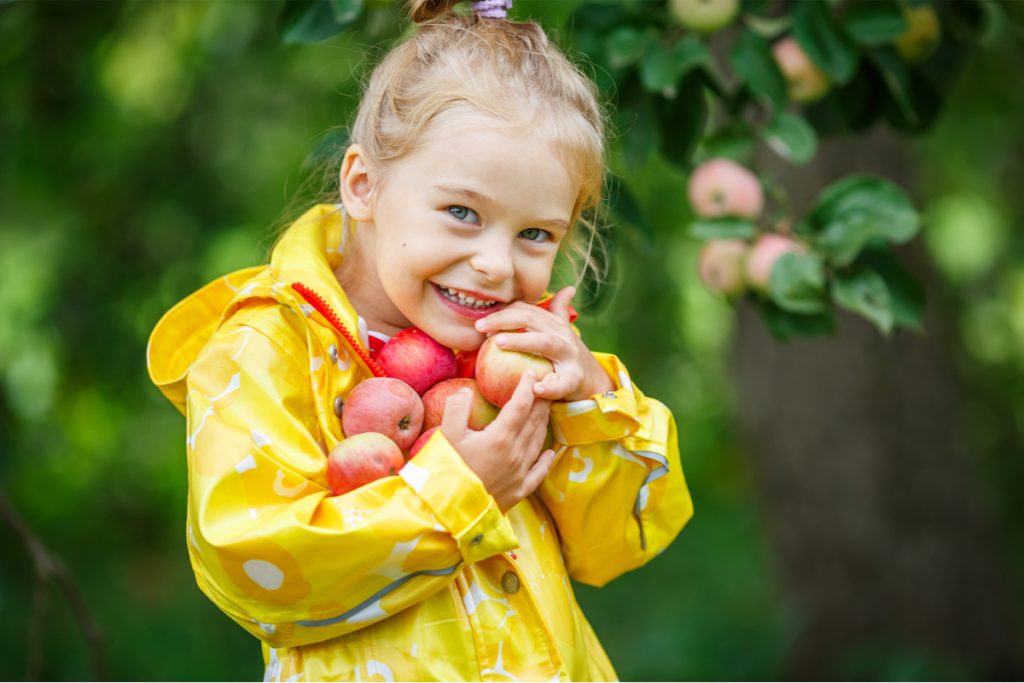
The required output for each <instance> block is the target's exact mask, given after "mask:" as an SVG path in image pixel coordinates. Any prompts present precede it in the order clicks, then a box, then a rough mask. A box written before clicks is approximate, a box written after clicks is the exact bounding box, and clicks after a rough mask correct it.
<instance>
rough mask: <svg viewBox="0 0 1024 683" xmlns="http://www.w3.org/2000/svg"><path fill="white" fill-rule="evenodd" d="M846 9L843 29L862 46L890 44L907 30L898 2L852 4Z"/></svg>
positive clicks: (879, 1)
mask: <svg viewBox="0 0 1024 683" xmlns="http://www.w3.org/2000/svg"><path fill="white" fill-rule="evenodd" d="M845 9H846V14H845V15H844V16H843V28H844V29H845V30H846V33H847V35H849V36H850V37H851V38H853V40H854V42H856V43H859V44H861V45H881V44H884V43H888V42H890V41H892V40H893V39H895V38H896V37H898V36H899V35H900V34H901V33H903V32H904V31H905V30H907V20H906V18H905V17H904V16H903V10H902V9H900V4H899V2H898V1H897V0H872V1H871V2H850V3H847V4H846V6H845Z"/></svg>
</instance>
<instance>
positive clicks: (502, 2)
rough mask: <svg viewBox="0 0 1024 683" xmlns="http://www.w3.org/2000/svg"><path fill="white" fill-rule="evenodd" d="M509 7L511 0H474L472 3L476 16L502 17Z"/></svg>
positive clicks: (510, 7)
mask: <svg viewBox="0 0 1024 683" xmlns="http://www.w3.org/2000/svg"><path fill="white" fill-rule="evenodd" d="M510 9H512V0H476V2H474V3H473V13H474V14H476V15H477V16H478V17H490V18H491V19H504V18H505V16H506V15H507V14H508V11H509V10H510Z"/></svg>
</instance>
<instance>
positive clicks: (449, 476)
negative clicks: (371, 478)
mask: <svg viewBox="0 0 1024 683" xmlns="http://www.w3.org/2000/svg"><path fill="white" fill-rule="evenodd" d="M398 475H399V476H400V477H401V478H402V479H403V480H405V483H406V484H408V485H409V487H410V488H412V490H413V491H415V492H416V493H417V495H419V497H420V498H422V499H423V502H424V503H426V504H427V507H429V508H430V510H431V512H433V513H434V516H435V517H436V518H437V520H438V521H439V522H440V523H441V524H442V525H443V526H444V527H445V528H446V529H447V530H448V532H449V533H451V535H452V536H453V537H454V538H455V542H456V543H458V544H459V551H460V552H461V553H462V557H463V558H464V559H465V560H466V562H467V563H469V564H472V563H473V562H479V561H480V560H483V559H486V558H488V557H491V556H492V555H497V554H499V553H503V552H507V551H509V550H513V549H515V548H518V547H519V539H518V538H516V535H515V532H514V531H513V530H512V525H511V524H510V523H509V521H508V518H506V517H505V515H503V514H501V510H500V509H499V508H498V504H497V503H496V502H495V501H494V498H492V497H491V495H490V494H489V493H487V490H486V489H485V488H484V485H483V482H481V481H480V478H479V477H477V476H476V474H474V473H473V471H472V470H471V469H469V467H468V466H466V463H465V462H464V461H463V460H462V456H460V455H459V454H458V452H457V451H456V450H455V449H454V448H453V447H452V445H451V444H450V443H448V440H447V439H446V438H445V437H444V434H442V433H441V430H440V429H439V430H437V431H436V432H434V435H433V436H432V437H430V440H429V441H427V443H426V444H425V445H424V446H423V448H422V449H421V450H420V451H419V453H417V454H416V457H415V458H413V459H412V460H410V461H409V462H407V463H406V464H405V466H404V467H403V468H402V469H401V470H399V472H398Z"/></svg>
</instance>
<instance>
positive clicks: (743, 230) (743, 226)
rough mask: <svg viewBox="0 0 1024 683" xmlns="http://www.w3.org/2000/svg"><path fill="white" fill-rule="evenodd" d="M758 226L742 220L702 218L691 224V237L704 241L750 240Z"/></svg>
mask: <svg viewBox="0 0 1024 683" xmlns="http://www.w3.org/2000/svg"><path fill="white" fill-rule="evenodd" d="M756 234H757V226H756V225H754V223H752V222H751V221H745V220H743V219H742V218H732V217H723V218H702V219H697V220H695V221H693V222H692V223H690V235H692V236H693V237H696V238H697V239H702V240H725V239H750V238H751V237H753V236H754V235H756Z"/></svg>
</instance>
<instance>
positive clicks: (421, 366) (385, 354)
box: [374, 327, 458, 395]
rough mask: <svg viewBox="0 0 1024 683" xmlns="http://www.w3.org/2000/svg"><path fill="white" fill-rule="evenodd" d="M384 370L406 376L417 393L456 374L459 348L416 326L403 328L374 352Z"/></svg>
mask: <svg viewBox="0 0 1024 683" xmlns="http://www.w3.org/2000/svg"><path fill="white" fill-rule="evenodd" d="M374 359H375V360H376V361H377V363H378V364H380V367H381V369H383V370H384V374H385V375H387V376H388V377H395V378H397V379H400V380H402V381H403V382H405V383H406V384H408V385H409V386H411V387H412V388H413V389H415V390H416V393H417V394H420V395H422V394H423V392H424V391H426V390H427V389H429V388H430V387H432V386H433V385H435V384H437V383H438V382H440V381H442V380H446V379H451V378H452V377H455V375H456V371H457V369H458V368H457V364H456V362H455V352H453V351H452V350H451V349H449V348H448V347H446V346H442V345H441V344H439V343H438V342H436V341H434V339H433V338H432V337H430V335H428V334H427V333H426V332H423V331H421V330H418V329H417V328H415V327H409V328H407V329H404V330H402V331H401V332H399V333H398V334H396V335H395V336H394V337H392V338H391V339H389V340H388V341H387V343H385V344H384V346H382V347H381V348H380V350H379V351H377V353H376V354H375V355H374Z"/></svg>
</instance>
